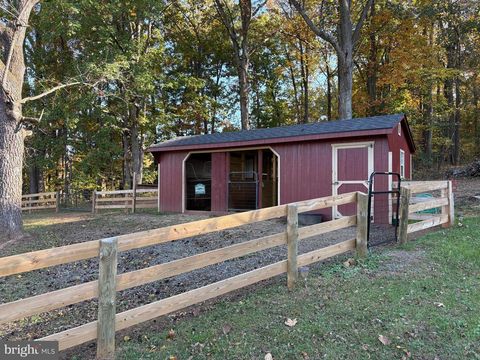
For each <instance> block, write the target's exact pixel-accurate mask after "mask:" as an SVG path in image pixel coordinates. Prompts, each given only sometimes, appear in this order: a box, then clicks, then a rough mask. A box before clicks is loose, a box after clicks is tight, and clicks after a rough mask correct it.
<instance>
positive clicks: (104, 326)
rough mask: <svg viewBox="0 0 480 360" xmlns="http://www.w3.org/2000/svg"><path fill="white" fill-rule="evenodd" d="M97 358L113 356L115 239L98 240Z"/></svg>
mask: <svg viewBox="0 0 480 360" xmlns="http://www.w3.org/2000/svg"><path fill="white" fill-rule="evenodd" d="M98 274H99V275H98V321H97V334H98V341H97V359H101V360H104V359H114V357H115V314H116V302H115V297H116V294H117V291H116V285H115V280H116V277H117V239H116V238H110V239H103V240H102V241H100V251H99V269H98Z"/></svg>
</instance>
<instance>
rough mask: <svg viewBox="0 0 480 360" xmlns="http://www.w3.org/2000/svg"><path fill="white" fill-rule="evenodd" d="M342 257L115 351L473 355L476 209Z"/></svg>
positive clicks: (478, 331) (477, 291)
mask: <svg viewBox="0 0 480 360" xmlns="http://www.w3.org/2000/svg"><path fill="white" fill-rule="evenodd" d="M341 260H342V259H336V261H335V262H332V263H330V264H324V265H321V266H316V267H315V268H314V269H311V271H310V274H309V275H308V277H307V280H306V281H305V282H304V283H303V284H302V285H301V286H299V287H298V288H297V289H296V290H295V291H292V292H289V291H288V290H287V289H286V286H285V284H284V283H285V281H284V279H283V278H282V279H279V281H275V282H274V283H273V284H270V285H266V286H264V287H259V288H257V289H255V291H248V290H247V291H245V292H244V294H245V295H243V296H240V297H236V298H235V299H236V300H232V301H226V300H223V301H220V302H218V303H217V304H215V305H214V306H212V307H211V308H210V309H209V310H208V311H205V312H202V313H200V314H199V315H197V316H192V317H187V318H182V319H180V320H177V321H173V320H171V326H168V327H166V328H164V330H163V331H161V332H148V331H147V330H146V331H147V332H143V333H142V336H136V337H133V338H132V339H128V337H127V338H125V339H124V340H122V341H121V342H120V343H119V344H118V345H119V346H118V349H119V350H118V358H119V359H210V358H211V359H264V358H265V355H266V354H267V353H271V355H272V356H273V358H274V359H402V358H404V359H408V358H412V359H432V360H433V359H479V358H480V218H470V219H466V220H465V221H464V222H463V224H462V226H457V227H455V228H454V229H449V230H442V229H440V230H438V231H436V232H434V233H430V234H429V235H427V236H424V237H422V238H420V239H418V240H415V241H412V242H410V243H408V244H407V245H406V246H404V247H401V248H400V247H396V248H393V249H391V248H390V249H385V248H384V249H380V250H378V251H376V252H374V253H372V254H371V255H370V257H369V258H368V259H367V260H366V261H364V262H362V263H360V264H359V265H357V266H355V267H349V268H346V267H344V266H343V265H339V264H341ZM287 318H291V319H297V324H296V325H295V326H293V327H288V326H286V325H285V324H284V322H285V320H286V319H287ZM170 329H173V331H174V333H175V335H174V336H172V334H171V335H170V336H169V335H168V332H169V331H170ZM380 335H382V336H383V337H384V339H385V340H384V342H385V343H386V344H384V343H382V342H381V341H380V340H379V336H380Z"/></svg>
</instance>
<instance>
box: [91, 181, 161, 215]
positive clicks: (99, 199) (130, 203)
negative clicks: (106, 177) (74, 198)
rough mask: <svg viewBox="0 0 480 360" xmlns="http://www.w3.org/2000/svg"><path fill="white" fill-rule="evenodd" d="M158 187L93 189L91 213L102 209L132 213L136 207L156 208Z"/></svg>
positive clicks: (157, 204)
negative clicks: (111, 189)
mask: <svg viewBox="0 0 480 360" xmlns="http://www.w3.org/2000/svg"><path fill="white" fill-rule="evenodd" d="M158 206H159V202H158V189H137V188H136V186H134V187H133V189H132V190H115V191H94V192H93V193H92V213H94V214H95V213H97V212H98V210H102V209H124V210H125V211H129V210H130V211H131V212H132V213H134V212H135V211H136V210H137V209H157V210H159V209H158Z"/></svg>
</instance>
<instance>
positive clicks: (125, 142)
mask: <svg viewBox="0 0 480 360" xmlns="http://www.w3.org/2000/svg"><path fill="white" fill-rule="evenodd" d="M129 144H130V141H129V136H128V131H127V130H123V132H122V146H123V179H122V188H123V189H124V190H126V189H130V187H131V185H132V175H131V174H132V172H131V153H130V146H129Z"/></svg>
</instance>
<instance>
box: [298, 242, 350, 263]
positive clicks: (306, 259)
mask: <svg viewBox="0 0 480 360" xmlns="http://www.w3.org/2000/svg"><path fill="white" fill-rule="evenodd" d="M355 246H356V239H350V240H347V241H343V242H341V243H338V244H335V245H330V246H327V247H324V248H321V249H318V250H314V251H310V252H308V253H306V254H301V255H298V266H306V265H309V264H312V263H315V262H318V261H322V260H325V259H328V258H330V257H333V256H336V255H339V254H343V253H345V252H347V251H350V250H355Z"/></svg>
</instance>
